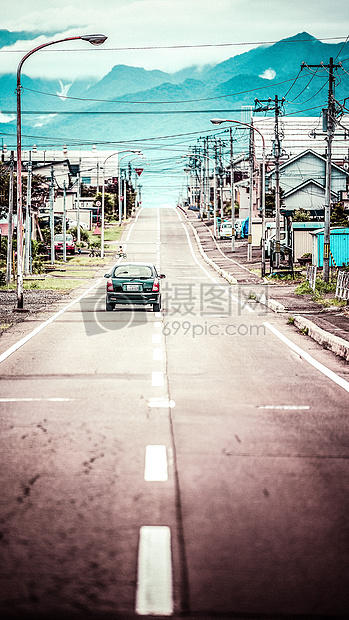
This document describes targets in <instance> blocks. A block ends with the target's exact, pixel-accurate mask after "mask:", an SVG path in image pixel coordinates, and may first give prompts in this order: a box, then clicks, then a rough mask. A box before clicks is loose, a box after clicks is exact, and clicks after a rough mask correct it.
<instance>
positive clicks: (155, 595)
mask: <svg viewBox="0 0 349 620" xmlns="http://www.w3.org/2000/svg"><path fill="white" fill-rule="evenodd" d="M136 613H137V614H139V615H141V616H147V615H152V614H153V615H157V616H171V615H172V614H173V594H172V558H171V530H170V528H169V527H167V526H162V525H161V526H159V525H144V526H143V527H141V529H140V533H139V549H138V574H137V590H136Z"/></svg>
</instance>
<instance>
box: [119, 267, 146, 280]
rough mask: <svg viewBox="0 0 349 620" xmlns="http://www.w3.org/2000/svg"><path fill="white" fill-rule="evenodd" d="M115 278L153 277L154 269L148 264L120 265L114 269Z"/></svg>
mask: <svg viewBox="0 0 349 620" xmlns="http://www.w3.org/2000/svg"><path fill="white" fill-rule="evenodd" d="M113 277H114V278H152V277H153V270H152V268H151V267H148V265H118V266H117V267H115V269H114V274H113Z"/></svg>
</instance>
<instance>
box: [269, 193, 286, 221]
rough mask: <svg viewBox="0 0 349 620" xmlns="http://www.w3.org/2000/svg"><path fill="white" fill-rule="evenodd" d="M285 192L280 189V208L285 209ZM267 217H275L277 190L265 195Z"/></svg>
mask: <svg viewBox="0 0 349 620" xmlns="http://www.w3.org/2000/svg"><path fill="white" fill-rule="evenodd" d="M284 193H285V192H284V190H283V189H282V188H281V187H280V207H283V206H284V205H283V197H284ZM265 217H275V189H274V188H273V189H270V190H269V191H268V192H266V194H265Z"/></svg>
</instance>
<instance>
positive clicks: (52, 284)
mask: <svg viewBox="0 0 349 620" xmlns="http://www.w3.org/2000/svg"><path fill="white" fill-rule="evenodd" d="M78 286H81V280H74V279H69V278H67V279H66V280H65V279H64V280H63V278H52V277H48V278H45V280H41V281H38V280H33V281H32V282H25V283H24V286H23V288H24V289H25V290H31V289H39V290H42V291H46V290H53V291H71V290H73V289H74V288H78ZM10 288H16V285H15V284H13V285H12V284H11V285H10Z"/></svg>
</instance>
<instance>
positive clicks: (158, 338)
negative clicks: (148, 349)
mask: <svg viewBox="0 0 349 620" xmlns="http://www.w3.org/2000/svg"><path fill="white" fill-rule="evenodd" d="M152 342H153V344H161V334H153V338H152Z"/></svg>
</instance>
